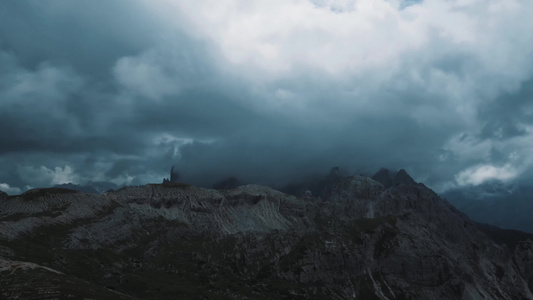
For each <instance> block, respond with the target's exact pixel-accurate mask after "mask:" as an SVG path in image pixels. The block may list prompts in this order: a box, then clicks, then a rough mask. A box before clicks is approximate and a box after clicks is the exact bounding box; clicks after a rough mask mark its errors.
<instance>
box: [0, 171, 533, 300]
mask: <svg viewBox="0 0 533 300" xmlns="http://www.w3.org/2000/svg"><path fill="white" fill-rule="evenodd" d="M387 172H388V171H387ZM382 173H383V174H382V175H384V176H377V177H376V176H374V177H375V179H376V178H377V179H379V180H374V179H371V178H368V177H364V176H350V177H345V178H342V179H340V180H339V181H338V182H337V183H336V184H333V185H331V188H330V189H328V193H329V194H328V195H327V197H326V198H327V201H325V200H324V199H325V198H324V197H314V196H313V195H312V193H306V194H305V195H304V197H303V198H297V197H295V196H291V195H287V194H284V193H281V192H279V191H276V190H274V189H272V188H270V187H266V186H261V185H245V186H240V187H238V188H234V189H224V190H214V189H203V188H198V187H194V186H189V185H185V184H181V183H177V182H168V181H166V182H165V183H164V184H152V185H145V186H139V187H127V188H124V189H121V190H118V191H113V192H108V193H106V194H103V195H96V194H85V193H81V192H75V191H70V190H64V189H39V190H32V191H28V192H26V193H24V194H22V195H19V196H9V197H4V198H3V199H2V200H1V201H0V298H5V299H53V298H68V297H70V296H72V297H75V298H76V297H78V298H79V297H87V295H89V296H88V297H92V298H97V299H176V298H180V299H202V298H204V299H206V298H209V299H533V294H532V286H533V267H532V266H533V242H532V241H531V240H530V238H531V236H529V235H527V234H517V235H514V236H515V237H517V238H516V239H514V240H513V241H508V240H506V239H505V237H509V236H506V235H504V238H503V239H502V238H496V237H498V234H500V233H501V232H500V231H498V230H499V229H497V228H496V229H494V228H491V229H490V230H488V229H487V228H485V227H483V226H481V225H479V224H477V223H475V222H473V221H471V220H470V219H468V217H466V216H465V215H464V214H462V213H460V212H459V211H457V210H456V209H455V208H454V207H453V206H451V205H449V204H448V203H447V202H446V201H444V200H442V199H441V198H440V197H439V196H438V195H437V194H435V193H434V192H433V191H431V190H430V189H428V188H427V187H425V186H424V185H423V184H420V183H416V182H414V181H413V180H412V179H411V177H410V176H409V175H408V174H407V173H405V171H402V170H401V171H400V172H398V174H396V175H395V177H391V178H389V179H390V180H389V179H387V178H388V177H387V176H385V175H387V174H388V173H387V174H385V172H382ZM380 180H381V181H383V180H384V182H385V184H384V183H383V182H380ZM500 237H501V236H500ZM37 279H38V280H37ZM28 282H30V283H32V284H33V285H34V286H33V287H32V288H31V289H28ZM37 282H39V283H37ZM32 293H33V294H32ZM35 295H37V296H35ZM46 295H50V296H49V297H48V296H46ZM47 297H48V298H47Z"/></svg>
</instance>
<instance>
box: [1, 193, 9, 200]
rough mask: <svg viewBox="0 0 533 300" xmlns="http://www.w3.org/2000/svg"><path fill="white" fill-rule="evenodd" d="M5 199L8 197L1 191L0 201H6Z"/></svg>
mask: <svg viewBox="0 0 533 300" xmlns="http://www.w3.org/2000/svg"><path fill="white" fill-rule="evenodd" d="M7 197H8V196H7V193H4V192H3V191H0V200H2V199H6V198H7Z"/></svg>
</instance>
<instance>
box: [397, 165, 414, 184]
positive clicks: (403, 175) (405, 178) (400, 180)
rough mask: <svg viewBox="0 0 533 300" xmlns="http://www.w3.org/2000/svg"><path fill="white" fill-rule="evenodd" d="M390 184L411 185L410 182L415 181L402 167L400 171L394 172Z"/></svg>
mask: <svg viewBox="0 0 533 300" xmlns="http://www.w3.org/2000/svg"><path fill="white" fill-rule="evenodd" d="M392 184H393V185H400V184H405V185H411V184H416V181H414V180H413V178H411V176H409V174H407V171H405V170H404V169H400V171H398V173H396V176H394V179H393V180H392Z"/></svg>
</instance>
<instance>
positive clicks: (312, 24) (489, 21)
mask: <svg viewBox="0 0 533 300" xmlns="http://www.w3.org/2000/svg"><path fill="white" fill-rule="evenodd" d="M107 5H108V6H107ZM531 13H533V3H530V2H529V1H525V0H522V1H520V0H453V1H443V0H425V1H398V0H359V1H350V0H330V1H322V0H320V1H318V0H313V1H307V0H297V1H281V0H279V1H278V0H275V1H269V2H265V1H254V0H252V1H238V0H228V1H210V0H199V1H193V2H191V1H188V2H187V1H186V2H184V1H171V0H160V1H155V2H150V3H147V2H144V1H114V2H113V3H111V4H106V6H102V5H99V4H97V3H95V2H94V1H76V2H70V1H61V0H55V1H47V2H46V4H44V3H43V2H39V1H29V2H20V1H19V2H6V3H2V4H0V66H1V68H0V165H2V169H1V170H0V189H1V190H6V191H8V192H10V193H15V192H18V191H19V190H21V191H22V190H25V189H27V188H28V186H29V187H37V186H46V185H51V184H61V183H65V182H74V183H78V184H86V183H87V182H91V181H108V182H113V183H116V184H143V183H147V182H158V181H161V180H162V178H163V177H168V171H169V169H170V166H171V165H172V164H176V165H177V167H178V169H179V170H180V173H181V175H182V177H181V178H182V179H183V180H184V181H188V182H191V183H195V184H203V185H211V184H212V183H213V182H215V181H217V180H219V179H221V178H223V177H228V176H237V177H239V178H241V181H243V182H260V183H266V184H274V185H279V184H283V183H286V182H288V181H295V180H299V179H301V178H302V177H304V176H306V175H309V174H313V173H320V172H325V170H327V169H329V167H331V166H334V165H339V166H343V167H345V168H347V169H349V170H350V172H353V173H367V174H368V173H371V172H373V171H375V170H377V168H379V167H381V166H387V167H391V168H405V169H407V170H408V171H409V172H410V173H411V174H412V175H413V176H414V177H415V179H417V180H419V181H424V182H426V183H427V184H428V185H430V186H431V187H433V188H436V189H437V190H445V189H447V188H451V187H457V186H462V185H477V184H481V183H483V182H485V181H487V180H494V179H497V180H502V181H511V180H516V179H517V178H524V176H526V177H527V176H530V175H528V174H530V173H531V172H530V171H529V169H530V168H531V166H532V165H533V158H532V156H531V154H530V153H531V151H530V149H531V147H532V146H533V124H532V120H533V118H532V115H533V101H531V97H532V95H533V85H532V71H533V68H532V67H533V55H532V53H533V33H532V32H533V21H529V20H530V19H531V18H529V16H530V15H531Z"/></svg>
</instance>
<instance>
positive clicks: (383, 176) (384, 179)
mask: <svg viewBox="0 0 533 300" xmlns="http://www.w3.org/2000/svg"><path fill="white" fill-rule="evenodd" d="M371 178H372V179H373V180H375V181H377V182H380V183H381V184H383V186H384V187H385V188H386V189H387V188H389V187H391V186H392V176H391V172H390V171H389V169H387V168H381V169H379V171H377V172H376V174H374V175H372V177H371Z"/></svg>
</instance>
